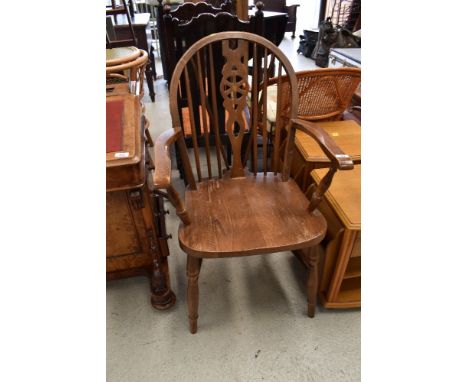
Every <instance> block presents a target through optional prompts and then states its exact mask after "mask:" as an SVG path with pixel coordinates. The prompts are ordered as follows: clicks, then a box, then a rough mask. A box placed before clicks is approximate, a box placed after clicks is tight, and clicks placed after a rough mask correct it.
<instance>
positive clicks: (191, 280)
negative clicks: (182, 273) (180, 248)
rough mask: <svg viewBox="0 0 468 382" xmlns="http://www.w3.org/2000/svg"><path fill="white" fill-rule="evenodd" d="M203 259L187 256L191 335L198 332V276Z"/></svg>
mask: <svg viewBox="0 0 468 382" xmlns="http://www.w3.org/2000/svg"><path fill="white" fill-rule="evenodd" d="M201 263H202V259H200V258H198V257H193V256H189V255H187V281H188V285H187V305H188V312H189V327H190V333H192V334H195V333H196V332H197V319H198V295H199V293H198V276H199V274H200V267H201Z"/></svg>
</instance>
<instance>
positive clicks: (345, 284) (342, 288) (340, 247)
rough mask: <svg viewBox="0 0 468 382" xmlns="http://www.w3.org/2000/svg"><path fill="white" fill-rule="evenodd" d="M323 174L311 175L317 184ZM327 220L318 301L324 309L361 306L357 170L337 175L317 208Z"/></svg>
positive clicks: (358, 178)
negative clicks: (324, 252)
mask: <svg viewBox="0 0 468 382" xmlns="http://www.w3.org/2000/svg"><path fill="white" fill-rule="evenodd" d="M324 174H325V170H324V169H319V170H314V171H313V172H312V174H311V175H312V178H313V180H314V181H315V182H319V181H320V180H321V178H322V177H323V176H324ZM319 209H320V211H321V212H322V214H323V216H324V217H325V218H326V220H327V225H328V229H327V237H326V240H325V251H326V254H325V258H324V265H323V272H322V277H321V282H320V294H319V296H320V301H321V304H322V305H323V306H325V307H326V308H340V309H346V308H357V307H360V306H361V166H360V165H358V166H355V167H354V169H353V170H352V171H345V172H340V173H338V174H337V175H336V176H335V179H334V181H333V183H332V185H331V186H330V188H329V189H328V191H327V192H326V193H325V200H324V202H323V203H322V204H321V205H320V207H319Z"/></svg>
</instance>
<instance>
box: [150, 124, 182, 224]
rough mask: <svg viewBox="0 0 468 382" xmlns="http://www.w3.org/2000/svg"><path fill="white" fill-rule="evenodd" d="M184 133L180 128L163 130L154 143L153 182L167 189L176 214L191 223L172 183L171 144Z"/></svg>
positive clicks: (155, 185) (156, 187) (158, 186)
mask: <svg viewBox="0 0 468 382" xmlns="http://www.w3.org/2000/svg"><path fill="white" fill-rule="evenodd" d="M181 134H182V131H181V130H180V128H177V129H169V130H166V131H165V132H163V133H162V134H161V135H160V136H159V137H158V139H156V142H155V144H154V158H155V161H154V162H155V169H154V175H153V182H154V188H155V189H165V190H166V191H167V196H168V199H169V201H170V202H171V203H172V205H173V206H174V208H175V209H176V214H177V216H178V217H179V218H180V220H182V222H183V223H184V224H185V225H189V224H190V219H189V216H188V213H187V210H186V209H185V206H184V202H183V201H182V199H181V198H180V196H179V193H178V192H177V191H176V189H175V188H174V187H173V186H172V184H171V172H172V166H171V153H170V151H169V150H170V148H171V145H173V144H174V142H175V141H176V140H177V139H178V138H179V136H180V135H181Z"/></svg>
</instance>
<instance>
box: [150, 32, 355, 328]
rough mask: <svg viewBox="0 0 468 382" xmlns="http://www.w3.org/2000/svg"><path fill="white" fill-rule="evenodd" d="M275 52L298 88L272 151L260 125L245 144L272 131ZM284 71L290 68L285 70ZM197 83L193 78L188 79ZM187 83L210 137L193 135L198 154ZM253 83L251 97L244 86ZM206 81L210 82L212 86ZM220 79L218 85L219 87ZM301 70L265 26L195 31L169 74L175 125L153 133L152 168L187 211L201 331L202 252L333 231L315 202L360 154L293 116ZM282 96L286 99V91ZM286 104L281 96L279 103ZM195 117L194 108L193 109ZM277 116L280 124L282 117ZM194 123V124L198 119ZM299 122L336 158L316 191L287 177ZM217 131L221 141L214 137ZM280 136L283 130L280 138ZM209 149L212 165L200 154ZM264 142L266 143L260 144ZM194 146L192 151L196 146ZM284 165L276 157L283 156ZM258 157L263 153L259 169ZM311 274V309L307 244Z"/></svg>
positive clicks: (251, 248) (234, 252)
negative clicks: (181, 178) (184, 98)
mask: <svg viewBox="0 0 468 382" xmlns="http://www.w3.org/2000/svg"><path fill="white" fill-rule="evenodd" d="M249 57H252V61H253V74H252V79H251V84H252V85H251V86H250V85H249V80H248V61H249ZM215 59H217V60H223V62H224V65H223V67H222V78H221V80H220V81H219V82H215V73H214V69H213V68H214V67H215ZM272 60H274V61H277V63H276V64H275V67H276V68H277V70H278V75H279V77H280V78H282V80H281V81H280V82H279V83H278V87H279V90H281V89H282V87H283V85H284V84H285V83H288V85H289V87H290V88H291V89H293V91H292V92H289V95H290V98H291V99H290V102H289V103H288V110H287V111H284V110H283V114H282V115H283V116H284V115H286V114H287V118H282V117H281V118H279V119H281V121H282V123H280V124H277V128H278V129H279V128H280V129H281V131H280V132H281V134H277V137H278V138H277V139H276V141H275V144H274V147H273V153H272V155H271V160H268V156H267V153H266V151H265V150H266V146H265V145H264V146H263V147H262V150H258V145H257V138H261V136H258V134H257V133H252V134H250V136H249V140H248V147H247V149H246V150H242V149H241V145H242V143H243V141H244V140H243V137H244V135H245V134H246V133H247V132H248V131H252V132H256V131H259V132H261V134H263V137H264V138H265V137H266V134H267V132H266V113H264V112H263V110H264V109H265V104H266V98H265V97H264V96H262V95H260V96H259V93H260V91H262V92H263V95H265V94H266V93H267V85H268V61H270V62H271V61H272ZM283 73H286V75H287V77H286V78H284V77H282V74H283ZM190 85H193V86H190ZM181 86H185V87H186V92H187V95H188V100H189V109H190V110H191V109H192V106H193V105H192V103H191V101H190V100H191V99H192V95H193V93H194V92H198V94H199V97H200V100H201V108H202V109H203V110H202V112H201V113H200V114H201V120H202V129H203V130H202V131H203V133H204V134H203V138H202V139H201V141H200V142H197V141H198V140H197V138H196V135H194V148H193V158H191V156H189V152H188V149H187V146H186V143H185V140H184V137H183V134H182V131H181V121H180V116H179V110H178V97H179V96H180V93H181ZM250 87H251V88H252V89H251V93H252V101H251V106H250V107H248V106H247V93H248V92H249V90H250V89H249V88H250ZM207 89H209V90H211V92H207ZM216 89H218V92H216ZM296 89H297V80H296V75H295V73H294V71H293V69H292V66H291V64H290V62H289V61H288V59H287V58H286V56H285V55H284V54H283V53H282V52H281V50H279V49H278V48H277V47H276V46H275V45H274V44H272V43H271V42H269V41H268V40H266V39H264V38H263V37H261V36H258V35H254V34H251V33H247V32H222V33H218V34H213V35H210V36H207V37H204V38H203V39H201V40H199V41H197V42H196V43H195V44H194V45H193V46H192V47H191V48H190V49H189V50H188V51H187V52H186V53H185V54H184V55H183V56H182V58H181V59H180V61H179V63H178V64H177V67H176V68H175V71H174V74H173V77H172V81H171V84H170V90H169V91H170V112H171V117H172V126H173V129H172V130H168V131H166V132H164V133H163V134H162V135H161V136H160V137H159V138H158V139H157V140H156V142H155V156H156V161H157V163H158V166H156V169H155V172H154V178H153V180H154V184H155V188H156V189H159V190H166V192H167V193H166V194H167V196H168V197H169V199H170V200H171V202H172V203H173V205H174V206H175V208H176V212H177V215H178V216H179V217H180V219H181V221H182V222H181V224H180V226H179V244H180V246H181V248H182V250H183V251H184V252H186V253H187V277H188V289H187V301H188V310H189V323H190V326H189V327H190V331H191V332H192V333H196V331H197V318H198V276H199V272H200V267H201V262H202V259H203V258H223V257H234V256H250V255H256V254H266V253H274V252H280V251H287V250H296V249H300V248H304V249H308V248H311V247H313V246H315V245H317V244H318V243H319V242H320V241H321V240H322V239H323V237H324V235H325V232H326V227H327V226H326V222H325V219H324V218H323V216H322V215H321V214H320V212H319V211H318V210H317V209H316V207H317V206H318V204H319V203H320V201H321V199H322V196H323V194H324V192H325V191H326V190H327V189H328V187H329V185H330V184H331V181H332V178H333V175H334V174H335V172H336V171H337V170H339V169H341V170H349V169H352V168H353V162H352V161H351V160H350V159H349V157H348V156H347V155H345V154H344V153H343V152H342V151H341V150H340V149H339V147H338V146H336V144H335V143H334V141H333V140H332V139H331V138H330V137H329V136H328V135H327V134H326V133H325V132H324V131H322V130H321V129H320V128H319V127H317V126H315V125H314V124H312V123H310V122H307V121H302V120H299V119H297V118H296V115H297V105H298V94H297V91H296ZM217 94H218V95H219V96H220V97H222V99H223V105H224V107H225V109H226V124H225V128H226V131H227V133H228V136H229V139H230V143H231V145H232V151H233V160H232V166H230V165H229V164H228V161H227V158H226V152H225V147H224V146H223V144H222V142H221V140H220V137H219V129H218V125H217V120H218V119H217V118H216V116H215V118H213V119H211V120H212V121H213V123H212V124H211V125H209V124H208V118H207V116H208V115H209V114H211V113H214V114H216V113H217V108H216V97H217V96H218V95H217ZM280 102H281V101H280ZM280 109H281V105H280V107H279V108H278V110H280ZM190 118H191V119H193V113H192V111H190ZM278 125H279V127H278ZM192 126H193V124H192ZM296 129H299V130H301V131H304V132H305V133H306V134H309V135H310V136H312V137H313V138H314V139H315V140H316V141H317V143H318V144H319V145H320V147H321V148H322V149H323V151H324V152H325V154H326V155H327V157H328V158H329V159H330V168H329V171H328V173H327V175H326V176H325V177H324V179H323V180H322V181H321V182H320V183H319V185H318V186H317V188H316V189H315V190H314V192H313V193H312V196H311V198H310V201H308V200H307V199H306V197H305V195H304V194H303V193H302V192H301V190H300V189H299V187H298V186H297V184H296V183H295V182H294V181H293V180H292V179H291V178H290V176H289V172H290V165H291V157H292V148H293V144H294V135H295V131H296ZM210 130H212V131H214V132H215V138H216V139H215V143H214V145H211V147H210V142H209V139H208V134H209V131H210ZM280 138H281V139H282V140H281V139H280ZM173 144H177V146H178V148H179V151H180V153H181V158H182V162H183V165H184V170H185V174H186V179H187V181H188V186H187V189H186V191H185V203H184V202H183V201H182V199H181V197H180V196H179V194H178V193H177V192H176V190H175V188H174V187H173V185H172V184H171V156H170V148H171V146H172V145H173ZM202 149H204V151H205V155H206V157H205V158H206V159H205V160H206V168H205V166H204V164H203V163H202V156H203V153H202V152H201V151H202ZM262 151H263V152H262ZM191 154H192V153H191ZM280 155H281V156H283V160H282V163H283V165H282V166H281V168H280V166H279V156H280ZM257 158H258V159H260V162H262V170H261V171H259V168H258V166H257ZM308 253H309V256H308V260H309V262H310V265H311V267H310V275H309V278H308V288H307V289H308V315H309V316H310V317H313V316H314V313H315V302H316V289H317V258H316V255H315V251H308Z"/></svg>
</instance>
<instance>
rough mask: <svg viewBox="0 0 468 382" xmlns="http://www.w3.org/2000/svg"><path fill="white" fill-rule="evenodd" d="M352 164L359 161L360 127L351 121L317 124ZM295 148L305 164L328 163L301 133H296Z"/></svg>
mask: <svg viewBox="0 0 468 382" xmlns="http://www.w3.org/2000/svg"><path fill="white" fill-rule="evenodd" d="M317 124H318V125H319V126H320V127H321V128H322V129H323V130H325V131H326V132H327V133H328V135H330V136H331V137H332V138H333V140H334V141H335V142H336V143H337V145H338V146H340V148H341V149H342V150H343V151H344V152H345V153H346V154H348V155H349V156H350V157H351V159H352V160H353V162H354V163H359V162H360V160H361V126H360V125H359V124H358V123H357V122H356V121H353V120H345V121H331V122H317ZM295 142H296V147H297V149H298V150H299V152H300V154H301V155H302V157H303V158H304V160H305V161H307V162H316V163H317V162H320V163H328V162H329V159H328V158H327V157H326V156H325V155H324V154H323V151H322V150H321V149H320V146H319V145H318V144H317V143H316V142H315V141H314V139H312V138H311V137H309V136H308V135H307V134H305V133H303V132H302V131H298V132H297V133H296V141H295Z"/></svg>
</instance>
